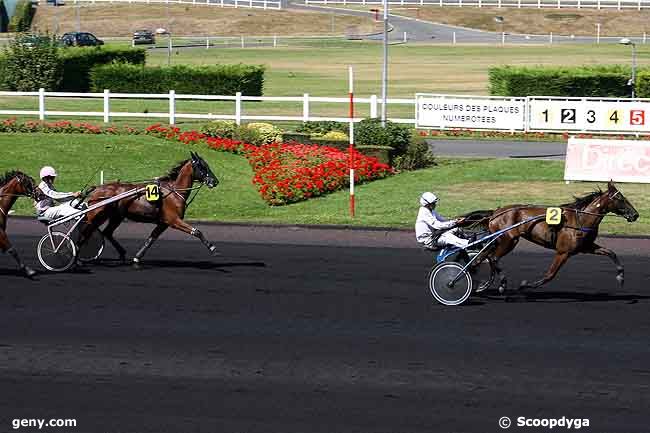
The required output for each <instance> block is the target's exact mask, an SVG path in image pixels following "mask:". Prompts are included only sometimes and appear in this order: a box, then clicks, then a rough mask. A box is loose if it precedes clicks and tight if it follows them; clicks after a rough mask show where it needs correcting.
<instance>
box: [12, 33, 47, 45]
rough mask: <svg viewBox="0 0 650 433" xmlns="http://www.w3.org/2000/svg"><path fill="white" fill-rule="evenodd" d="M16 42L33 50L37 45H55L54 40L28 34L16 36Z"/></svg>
mask: <svg viewBox="0 0 650 433" xmlns="http://www.w3.org/2000/svg"><path fill="white" fill-rule="evenodd" d="M16 42H18V44H20V45H22V46H25V47H28V48H33V47H36V46H39V45H49V44H55V45H56V41H55V40H54V39H51V38H50V37H48V36H42V35H34V34H29V33H28V34H24V35H19V36H16Z"/></svg>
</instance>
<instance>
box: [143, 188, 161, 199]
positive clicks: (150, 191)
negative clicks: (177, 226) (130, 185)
mask: <svg viewBox="0 0 650 433" xmlns="http://www.w3.org/2000/svg"><path fill="white" fill-rule="evenodd" d="M144 196H145V197H146V199H147V200H148V201H158V200H159V199H160V188H158V185H156V184H151V185H147V186H146V187H145V191H144Z"/></svg>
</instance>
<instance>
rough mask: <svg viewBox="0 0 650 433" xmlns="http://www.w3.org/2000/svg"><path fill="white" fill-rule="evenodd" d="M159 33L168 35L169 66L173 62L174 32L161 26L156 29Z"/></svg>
mask: <svg viewBox="0 0 650 433" xmlns="http://www.w3.org/2000/svg"><path fill="white" fill-rule="evenodd" d="M156 34H157V35H167V66H169V65H171V64H172V34H171V32H170V31H169V30H167V29H163V28H159V29H156Z"/></svg>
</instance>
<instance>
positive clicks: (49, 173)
mask: <svg viewBox="0 0 650 433" xmlns="http://www.w3.org/2000/svg"><path fill="white" fill-rule="evenodd" d="M40 176H41V179H44V178H46V177H56V170H54V168H52V167H50V166H49V165H46V166H45V167H43V168H41V173H40Z"/></svg>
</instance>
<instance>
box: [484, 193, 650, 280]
mask: <svg viewBox="0 0 650 433" xmlns="http://www.w3.org/2000/svg"><path fill="white" fill-rule="evenodd" d="M559 208H560V209H561V210H562V218H561V221H560V224H558V225H557V226H552V225H548V224H547V223H546V221H545V220H544V219H543V218H542V219H540V218H537V219H535V220H533V221H531V222H530V223H527V224H523V225H521V226H519V227H516V228H514V229H512V230H508V231H506V232H505V233H504V234H503V235H502V236H500V237H499V238H498V239H497V241H496V246H495V248H494V250H493V252H492V253H491V257H492V258H493V259H494V261H495V263H496V270H497V272H498V273H499V275H500V282H501V283H500V287H499V291H503V290H504V289H505V288H506V284H507V279H506V277H505V275H503V274H502V270H501V269H500V268H499V266H498V262H499V259H500V258H501V257H503V256H505V255H506V254H508V253H509V252H511V251H512V250H513V249H514V248H515V246H516V245H517V243H518V242H519V239H520V238H524V239H526V240H528V241H530V242H533V243H535V244H537V245H540V246H542V247H545V248H548V249H552V250H555V257H554V259H553V262H552V263H551V265H550V267H549V268H548V270H547V271H546V273H545V274H544V276H543V277H542V278H540V279H539V280H537V281H534V282H532V283H529V282H528V281H526V280H524V281H522V282H521V284H520V286H519V289H520V290H522V289H529V288H537V287H540V286H541V285H543V284H545V283H547V282H549V281H551V280H552V279H553V278H555V276H556V275H557V273H558V271H559V270H560V268H561V267H562V266H563V265H564V264H565V263H566V261H567V260H568V259H569V257H571V256H573V255H576V254H579V253H583V254H596V255H599V256H607V257H609V258H610V259H611V260H612V261H613V262H614V264H615V265H616V271H617V275H616V280H617V281H618V283H619V285H620V286H622V285H623V282H624V279H625V275H624V268H623V264H622V263H621V261H620V260H619V259H618V257H617V256H616V254H615V253H614V252H613V251H612V250H610V249H607V248H605V247H602V246H600V245H598V244H597V243H596V237H597V236H598V226H599V225H600V223H601V221H602V220H603V218H604V217H605V215H607V214H609V213H612V214H615V215H618V216H621V217H623V218H625V219H626V220H627V221H628V222H633V221H636V220H637V218H639V213H638V212H637V210H636V209H635V208H634V206H632V204H630V202H629V201H628V200H627V199H626V198H625V196H624V195H623V193H622V192H621V191H619V190H618V189H617V188H616V186H615V185H614V183H613V182H609V183H608V184H607V190H605V191H601V190H600V189H599V190H596V191H593V192H591V193H589V194H586V195H584V196H582V197H576V198H575V200H574V201H573V202H572V203H567V204H564V205H561V206H559ZM546 210H547V207H546V206H536V205H517V204H516V205H509V206H505V207H501V208H499V209H496V210H495V211H493V212H492V214H491V215H490V216H488V217H486V218H485V222H487V227H488V229H489V231H490V232H491V233H496V232H498V231H499V230H501V229H505V228H508V227H510V226H513V225H514V224H516V223H518V222H522V221H525V220H526V219H529V218H535V217H538V216H540V215H545V214H546Z"/></svg>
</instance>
